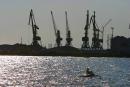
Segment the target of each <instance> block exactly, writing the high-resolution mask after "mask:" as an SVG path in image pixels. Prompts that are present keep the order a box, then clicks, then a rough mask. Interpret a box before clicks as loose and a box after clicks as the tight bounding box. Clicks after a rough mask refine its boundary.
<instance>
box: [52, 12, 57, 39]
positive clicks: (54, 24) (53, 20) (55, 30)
mask: <svg viewBox="0 0 130 87" xmlns="http://www.w3.org/2000/svg"><path fill="white" fill-rule="evenodd" d="M51 16H52V22H53V27H54V32H55V36H56V37H57V27H56V23H55V19H54V15H53V12H52V11H51Z"/></svg>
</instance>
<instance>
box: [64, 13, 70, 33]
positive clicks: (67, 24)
mask: <svg viewBox="0 0 130 87" xmlns="http://www.w3.org/2000/svg"><path fill="white" fill-rule="evenodd" d="M65 15H66V32H68V31H69V23H68V17H67V11H65Z"/></svg>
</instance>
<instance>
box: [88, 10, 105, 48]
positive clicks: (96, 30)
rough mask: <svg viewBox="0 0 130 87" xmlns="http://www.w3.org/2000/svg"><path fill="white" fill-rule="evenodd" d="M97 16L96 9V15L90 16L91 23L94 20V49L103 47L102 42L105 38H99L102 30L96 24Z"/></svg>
mask: <svg viewBox="0 0 130 87" xmlns="http://www.w3.org/2000/svg"><path fill="white" fill-rule="evenodd" d="M95 18H96V16H95V11H94V15H92V16H91V18H90V24H91V22H92V24H93V38H92V45H91V47H92V49H102V42H103V40H102V39H100V38H99V33H100V32H101V31H100V30H99V28H98V26H97V24H96V20H95Z"/></svg>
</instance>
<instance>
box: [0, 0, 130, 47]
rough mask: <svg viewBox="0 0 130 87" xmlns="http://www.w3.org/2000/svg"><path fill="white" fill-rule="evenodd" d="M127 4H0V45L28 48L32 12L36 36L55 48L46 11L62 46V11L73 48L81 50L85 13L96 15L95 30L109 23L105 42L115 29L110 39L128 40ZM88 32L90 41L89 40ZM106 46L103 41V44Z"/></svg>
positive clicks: (47, 0) (63, 0) (48, 0)
mask: <svg viewBox="0 0 130 87" xmlns="http://www.w3.org/2000/svg"><path fill="white" fill-rule="evenodd" d="M129 6H130V0H0V44H15V43H20V40H21V37H22V39H23V43H26V44H31V42H32V30H31V27H30V26H28V17H29V11H30V9H33V11H34V15H35V19H36V22H37V25H38V26H39V28H40V29H39V35H40V36H41V37H42V41H43V44H44V45H46V46H48V43H52V44H55V36H54V29H53V25H52V19H51V15H50V11H51V10H52V11H53V12H54V16H55V21H56V25H57V28H58V29H59V30H60V31H61V36H62V37H63V41H62V44H63V45H64V44H65V34H66V32H65V11H67V12H68V20H69V26H70V30H71V32H72V37H73V39H74V40H73V42H72V43H73V45H74V46H75V47H81V44H82V36H84V27H85V22H86V11H87V9H89V11H90V14H91V15H92V14H93V11H94V10H95V11H96V21H97V24H98V25H99V27H101V25H104V24H105V23H106V22H107V21H108V20H109V19H112V21H111V22H110V24H109V25H108V26H106V28H105V38H106V36H107V34H111V27H114V28H115V31H114V35H122V36H126V37H130V30H129V29H128V25H129V23H130V10H129V9H130V7H129ZM91 31H92V29H90V33H89V34H90V38H91V37H92V32H91ZM105 44H106V41H105Z"/></svg>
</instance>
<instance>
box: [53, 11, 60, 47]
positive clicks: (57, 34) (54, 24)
mask: <svg viewBox="0 0 130 87" xmlns="http://www.w3.org/2000/svg"><path fill="white" fill-rule="evenodd" d="M51 16H52V22H53V27H54V32H55V36H56V45H57V47H60V46H61V41H62V38H61V36H60V30H58V29H57V27H56V23H55V20H54V16H53V12H52V11H51Z"/></svg>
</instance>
